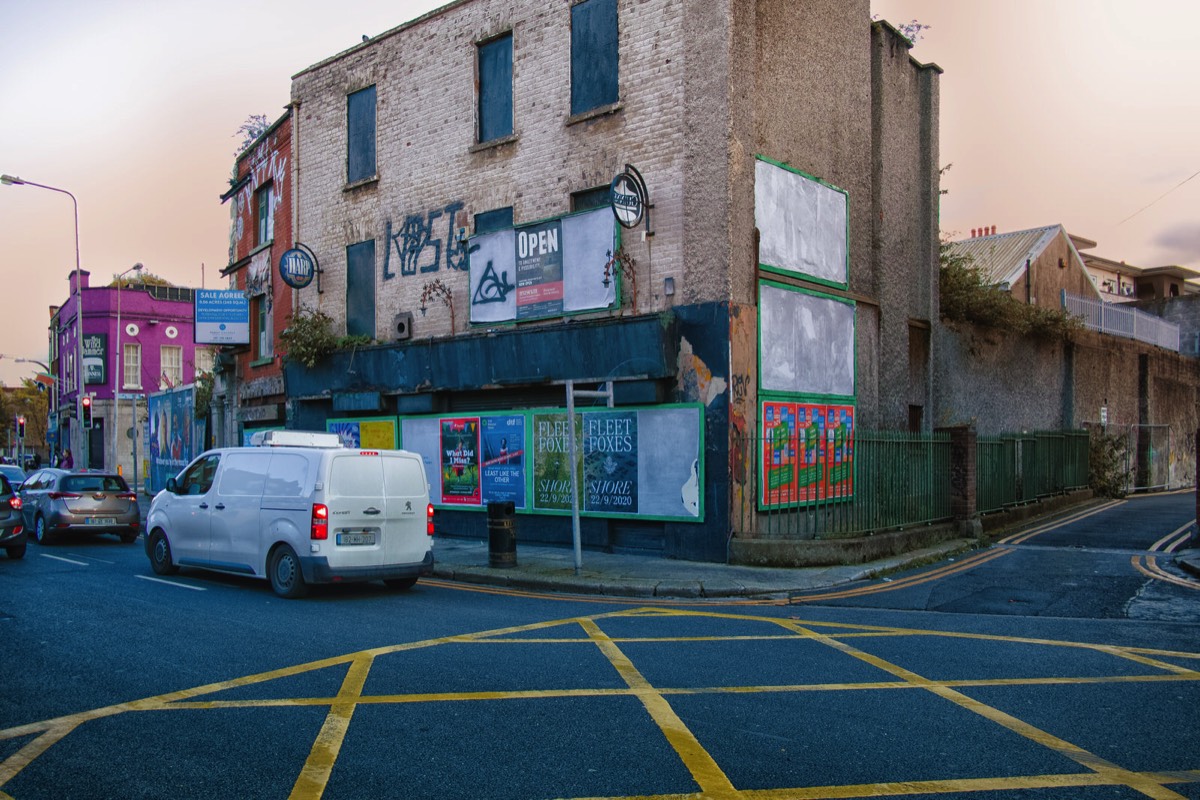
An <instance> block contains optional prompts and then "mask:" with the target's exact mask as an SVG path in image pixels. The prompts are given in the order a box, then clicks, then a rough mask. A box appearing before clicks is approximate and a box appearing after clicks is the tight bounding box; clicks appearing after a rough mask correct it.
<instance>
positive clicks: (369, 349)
mask: <svg viewBox="0 0 1200 800" xmlns="http://www.w3.org/2000/svg"><path fill="white" fill-rule="evenodd" d="M939 74H940V70H939V69H938V68H937V67H936V66H932V65H928V66H927V65H922V64H920V63H918V62H916V61H914V60H913V59H912V58H911V57H910V55H909V44H908V42H907V41H906V40H904V39H903V38H902V37H901V36H900V35H899V34H898V33H897V32H896V31H895V30H894V29H892V28H891V27H890V26H888V25H886V24H885V23H872V22H871V20H870V9H869V5H868V3H867V2H866V0H858V1H857V2H845V1H844V0H815V1H814V2H797V1H796V0H758V2H754V1H752V0H582V1H581V2H568V0H556V2H552V3H545V2H533V1H532V0H517V1H516V2H512V1H511V0H505V2H501V1H500V0H460V2H454V3H450V4H448V5H446V6H444V7H442V8H441V9H438V10H436V11H433V12H431V13H429V14H427V15H425V16H423V17H421V18H419V19H416V20H414V21H412V22H409V23H407V24H405V25H402V26H400V27H398V28H395V29H393V30H390V31H388V32H386V33H383V34H381V35H379V36H376V37H374V38H373V39H370V40H365V41H364V42H363V43H362V44H360V45H357V46H355V47H354V48H352V49H350V50H348V51H346V52H344V53H341V54H338V55H336V56H334V57H332V58H329V59H327V60H325V61H322V62H320V63H318V64H315V65H313V66H311V67H309V68H308V69H305V70H304V71H302V72H300V73H299V74H297V75H295V76H294V78H293V81H292V106H291V108H292V120H293V133H292V162H293V170H292V178H293V180H292V187H291V191H292V199H293V212H292V213H293V229H294V236H295V239H296V241H297V243H302V244H303V246H304V247H305V248H307V249H308V250H309V251H311V252H312V254H313V256H314V258H315V260H316V262H317V263H318V265H319V270H320V271H319V273H318V275H317V280H316V281H314V282H312V283H311V284H310V285H308V286H307V287H305V288H303V289H299V290H297V292H296V296H295V298H294V301H293V302H294V304H295V307H296V308H299V309H304V310H320V311H322V312H324V313H326V314H328V315H329V316H330V317H332V318H333V320H334V328H335V331H336V332H338V333H339V334H342V333H344V334H347V335H362V336H366V337H370V338H371V339H372V340H374V341H375V342H376V343H375V344H371V345H367V346H359V347H354V348H350V349H347V350H343V351H339V352H338V353H337V355H336V356H335V357H333V358H331V359H327V360H326V361H325V362H323V363H321V364H319V365H318V366H317V367H316V368H315V369H311V370H310V369H306V368H304V367H303V366H301V365H298V364H289V365H288V366H287V367H286V385H287V397H288V408H287V415H288V425H289V427H297V428H305V429H328V430H337V431H339V432H341V433H342V434H343V436H344V437H346V438H348V439H349V440H352V441H355V442H358V443H360V444H363V445H364V446H365V445H368V444H377V445H385V446H391V445H392V443H394V444H398V445H399V446H402V447H404V448H405V449H408V450H414V451H417V452H419V453H421V454H422V456H423V458H424V461H425V465H426V470H427V473H428V476H429V479H430V484H431V487H432V488H431V494H432V499H433V502H434V503H435V504H436V505H437V507H438V508H439V523H438V525H439V531H440V532H444V533H449V534H452V535H463V536H483V535H485V532H486V530H487V528H486V526H487V517H486V514H485V513H483V512H484V510H485V508H486V505H487V503H488V502H490V501H511V502H513V503H514V506H515V508H516V511H517V514H518V519H519V529H520V533H519V538H520V539H521V540H524V541H542V542H561V543H567V542H570V541H571V519H570V508H571V498H570V490H569V486H570V484H571V480H570V477H571V476H570V460H569V451H570V449H571V448H570V447H569V446H568V445H569V437H570V435H571V434H570V430H571V426H570V425H569V424H568V423H569V420H568V418H567V415H566V405H567V401H566V383H567V381H574V382H576V385H577V388H583V389H588V390H598V389H599V388H600V387H601V384H602V383H604V382H608V381H611V382H612V385H613V391H612V407H611V408H610V407H609V406H608V405H607V404H605V403H604V401H602V400H596V399H589V400H580V401H578V403H577V405H578V411H579V414H578V416H577V428H576V433H575V436H576V444H577V447H578V452H579V454H580V456H579V457H580V461H581V462H582V467H581V469H580V470H579V472H580V474H579V478H580V483H579V485H580V487H581V496H580V498H579V505H580V509H581V512H582V516H583V519H582V534H583V542H584V545H585V546H587V547H593V548H613V549H623V548H636V549H645V550H651V551H655V550H657V551H661V552H662V554H663V555H664V556H667V557H674V558H685V559H694V560H711V561H725V560H726V559H727V552H728V541H729V537H730V531H731V524H732V523H731V508H732V507H733V505H734V504H735V503H741V502H742V500H743V499H744V498H743V497H742V495H743V494H744V493H745V492H748V491H752V490H751V489H750V488H749V487H750V486H751V482H750V480H749V477H750V475H751V474H752V473H753V472H754V470H756V469H759V467H760V466H761V465H758V464H756V463H753V461H754V459H755V458H756V456H755V455H754V454H755V453H757V452H758V451H757V449H756V448H752V447H747V446H746V443H747V442H749V441H752V440H753V439H754V438H755V437H758V436H760V435H762V431H763V425H764V421H765V420H766V419H767V418H768V417H769V418H771V419H776V418H777V417H778V416H779V415H786V414H789V413H792V414H795V413H796V412H797V410H798V409H801V410H803V411H804V412H805V413H818V412H819V413H820V414H821V415H822V420H826V419H828V420H830V422H829V430H830V431H831V432H832V431H833V430H834V429H835V428H837V430H838V431H841V433H840V434H838V435H841V436H845V435H847V432H848V431H850V430H852V429H853V428H855V427H857V426H860V425H861V426H865V427H869V428H872V427H873V428H902V429H903V428H909V427H916V428H918V429H928V428H929V426H930V416H931V414H930V413H929V409H930V408H931V406H932V403H931V398H932V397H933V396H934V392H935V387H934V385H933V377H932V374H933V373H932V371H931V369H930V359H931V352H930V350H931V335H930V333H931V328H932V324H933V323H934V322H935V321H936V320H937V317H938V313H937V292H936V280H937V202H938V139H937V129H938V75H939ZM639 193H640V194H641V195H642V196H641V198H640V200H641V202H640V203H639V202H635V200H636V199H637V197H638V195H639ZM614 196H616V197H617V198H618V202H617V203H616V212H617V213H616V214H614V206H613V200H612V198H613V197H614ZM631 198H632V199H631ZM639 206H640V207H639ZM639 211H640V212H641V213H638V212H639ZM617 217H621V220H620V223H619V221H618V219H617ZM630 223H632V224H631V226H630V227H626V224H630ZM834 421H836V424H835V422H834ZM830 441H831V442H832V441H833V436H831V437H830ZM758 458H761V456H758Z"/></svg>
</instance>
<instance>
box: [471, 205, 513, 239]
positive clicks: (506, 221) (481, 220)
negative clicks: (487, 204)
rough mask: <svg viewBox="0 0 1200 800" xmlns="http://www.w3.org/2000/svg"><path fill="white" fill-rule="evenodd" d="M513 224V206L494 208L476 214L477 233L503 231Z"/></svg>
mask: <svg viewBox="0 0 1200 800" xmlns="http://www.w3.org/2000/svg"><path fill="white" fill-rule="evenodd" d="M512 226H513V210H512V206H505V207H504V208H494V209H492V210H491V211H484V212H481V213H479V214H476V215H475V232H476V233H491V232H492V231H502V230H504V229H506V228H511V227H512Z"/></svg>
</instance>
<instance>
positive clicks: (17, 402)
mask: <svg viewBox="0 0 1200 800" xmlns="http://www.w3.org/2000/svg"><path fill="white" fill-rule="evenodd" d="M49 408H50V400H49V395H48V393H47V392H46V391H44V390H43V389H39V388H38V383H37V381H35V380H33V379H32V378H25V379H23V380H22V381H21V385H20V386H18V387H15V388H5V389H3V390H2V391H0V425H3V426H4V429H5V430H6V431H7V433H6V434H5V435H4V436H3V437H0V442H2V443H3V446H4V449H5V452H10V451H11V450H12V448H13V446H14V445H16V443H17V431H16V419H17V417H18V416H22V415H23V416H24V417H25V449H26V450H27V451H29V450H35V449H36V450H45V449H46V421H47V415H48V412H49Z"/></svg>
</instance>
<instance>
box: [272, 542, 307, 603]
mask: <svg viewBox="0 0 1200 800" xmlns="http://www.w3.org/2000/svg"><path fill="white" fill-rule="evenodd" d="M267 571H268V572H269V573H270V575H271V588H272V589H274V590H275V594H277V595H279V596H280V597H283V598H286V599H288V600H294V599H296V598H297V597H304V595H306V594H308V584H306V583H305V582H304V573H303V572H301V571H300V559H299V558H297V557H296V551H295V550H293V549H292V548H290V547H288V546H287V545H286V544H282V545H280V546H279V549H278V550H276V551H275V552H274V553H273V554H272V555H271V565H270V567H268V569H267Z"/></svg>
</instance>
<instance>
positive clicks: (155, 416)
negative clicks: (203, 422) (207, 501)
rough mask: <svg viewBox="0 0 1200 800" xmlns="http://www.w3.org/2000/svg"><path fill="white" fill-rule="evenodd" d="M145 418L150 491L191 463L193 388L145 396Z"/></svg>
mask: <svg viewBox="0 0 1200 800" xmlns="http://www.w3.org/2000/svg"><path fill="white" fill-rule="evenodd" d="M146 408H147V413H148V416H149V420H148V423H147V427H148V428H149V431H148V433H149V436H148V437H147V439H146V445H147V450H148V453H149V461H150V471H149V473H148V477H149V479H150V485H151V488H152V489H154V490H156V491H157V490H158V489H162V488H163V487H164V486H166V485H167V478H170V477H174V476H175V475H177V474H178V473H179V471H180V470H182V469H183V468H184V467H186V466H187V465H188V464H189V463H190V462H191V460H192V457H193V455H194V451H193V436H192V434H193V430H192V428H193V423H194V420H195V416H196V412H195V409H196V388H195V386H192V385H188V386H181V387H179V388H177V389H172V390H170V391H166V392H156V393H154V394H150V395H147V396H146Z"/></svg>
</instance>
